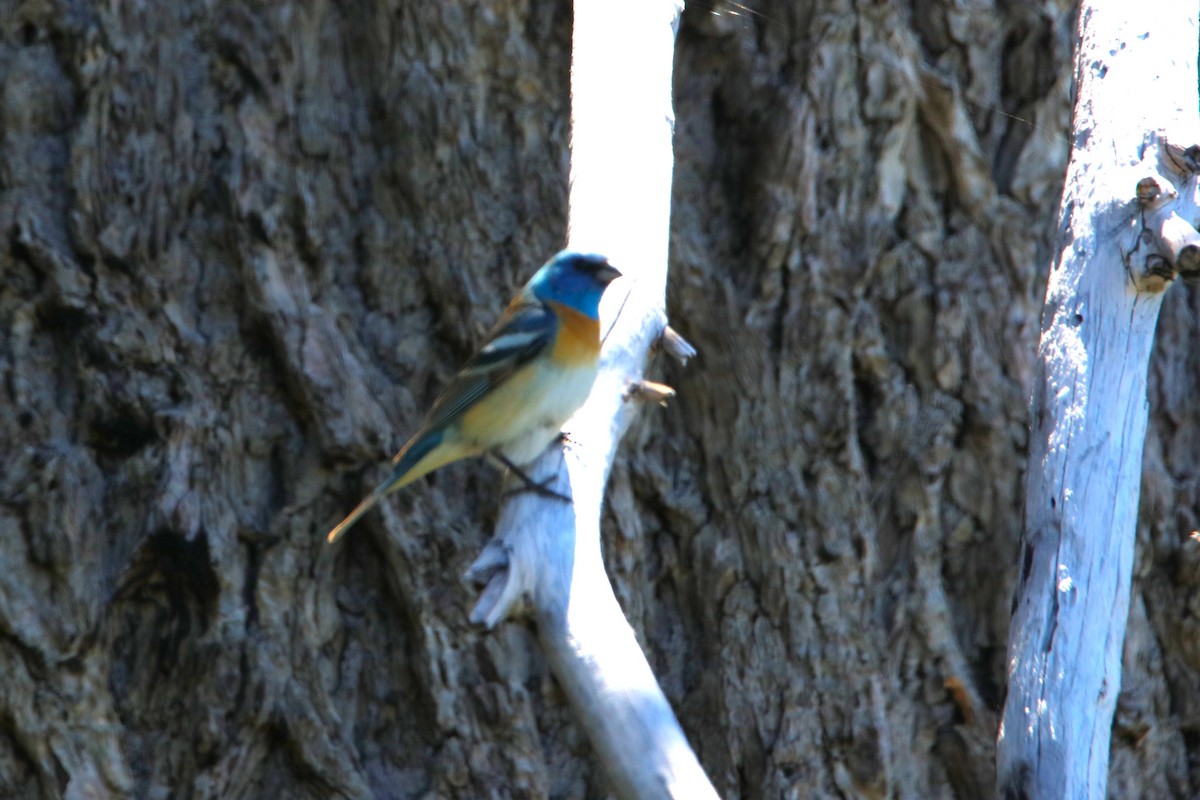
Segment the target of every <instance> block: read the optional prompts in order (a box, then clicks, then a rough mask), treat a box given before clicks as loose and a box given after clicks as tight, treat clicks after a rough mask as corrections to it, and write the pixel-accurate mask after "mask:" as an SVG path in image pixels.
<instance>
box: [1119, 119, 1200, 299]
mask: <svg viewBox="0 0 1200 800" xmlns="http://www.w3.org/2000/svg"><path fill="white" fill-rule="evenodd" d="M1140 169H1144V170H1146V171H1147V172H1148V173H1149V174H1144V175H1143V177H1142V178H1141V179H1140V180H1138V182H1137V185H1136V187H1135V189H1134V196H1135V197H1136V199H1137V205H1138V209H1139V213H1140V216H1141V235H1140V236H1139V237H1138V240H1137V242H1136V244H1135V245H1134V247H1133V251H1132V252H1131V253H1129V258H1128V260H1127V262H1126V263H1127V264H1128V267H1129V271H1130V274H1131V276H1132V278H1133V281H1134V284H1135V285H1136V286H1137V288H1138V291H1142V292H1161V291H1164V290H1165V289H1166V288H1167V287H1168V286H1169V285H1170V284H1171V282H1172V281H1173V280H1175V278H1176V277H1182V278H1184V279H1185V280H1188V281H1189V282H1190V281H1194V280H1196V279H1198V278H1200V232H1198V231H1197V230H1196V220H1197V218H1198V217H1200V204H1198V203H1197V197H1198V193H1197V186H1198V183H1200V177H1198V176H1200V145H1196V144H1189V145H1187V146H1183V145H1178V144H1175V143H1173V142H1171V141H1170V140H1169V139H1168V138H1167V137H1165V136H1163V135H1156V136H1154V137H1153V138H1152V140H1151V142H1150V143H1149V145H1148V146H1147V149H1146V152H1145V156H1144V158H1143V160H1142V163H1141V165H1140Z"/></svg>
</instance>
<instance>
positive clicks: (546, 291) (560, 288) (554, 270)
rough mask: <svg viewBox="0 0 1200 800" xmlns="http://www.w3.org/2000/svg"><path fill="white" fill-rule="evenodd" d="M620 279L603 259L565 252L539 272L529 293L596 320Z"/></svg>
mask: <svg viewBox="0 0 1200 800" xmlns="http://www.w3.org/2000/svg"><path fill="white" fill-rule="evenodd" d="M619 277H621V273H620V272H618V271H617V270H616V269H615V268H614V267H613V266H612V265H611V264H609V263H608V259H607V258H605V257H604V256H601V255H596V254H595V253H576V252H573V251H571V250H564V251H562V252H561V253H559V254H558V255H556V256H555V257H554V258H552V259H550V260H549V261H547V262H546V265H545V266H543V267H542V268H541V269H539V270H538V271H537V274H536V275H534V276H533V278H532V279H530V281H529V290H530V291H532V292H533V295H534V297H536V298H537V299H539V300H541V301H543V302H545V301H547V300H553V301H555V302H556V303H562V304H563V305H565V306H569V307H571V308H573V309H575V310H576V311H578V312H579V313H581V314H586V315H587V316H589V317H591V318H592V319H597V318H598V317H599V316H600V296H601V295H603V294H604V290H605V289H606V288H608V285H609V284H610V283H612V282H613V281H615V280H616V279H617V278H619Z"/></svg>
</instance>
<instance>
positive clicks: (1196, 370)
mask: <svg viewBox="0 0 1200 800" xmlns="http://www.w3.org/2000/svg"><path fill="white" fill-rule="evenodd" d="M1073 5H1074V4H1072V3H1069V2H1067V0H1056V1H1053V2H1052V1H1050V0H1047V1H1046V2H1030V3H1022V4H1009V3H997V4H995V6H994V7H993V6H992V5H989V4H987V3H968V4H964V3H952V2H948V0H911V2H908V3H901V4H878V3H851V2H848V1H846V0H841V1H835V0H811V1H810V2H800V3H795V2H782V1H779V2H775V1H773V0H764V1H763V2H754V3H749V4H740V3H727V2H723V0H718V1H717V2H715V3H707V4H704V5H701V4H699V3H694V4H692V6H690V7H689V8H688V9H687V10H686V11H685V14H684V19H683V23H682V26H681V29H680V32H679V38H678V42H677V51H676V62H675V105H676V116H677V122H676V136H675V150H676V170H675V188H674V196H673V201H672V204H673V209H672V212H673V213H672V231H671V236H672V238H671V269H670V276H671V280H670V285H669V288H668V313H669V315H670V318H671V319H672V322H673V324H674V325H675V326H676V327H678V328H679V329H680V331H681V332H682V333H683V334H684V335H685V336H686V337H687V338H688V339H689V340H691V341H692V342H693V343H694V344H695V345H696V346H697V349H698V350H699V351H700V354H701V356H700V358H698V359H697V360H695V361H693V362H692V363H691V364H690V365H689V366H688V368H687V370H686V371H685V370H681V369H679V368H678V367H676V366H674V365H672V364H670V363H666V361H665V360H660V361H659V362H656V363H655V364H654V366H653V371H652V373H651V376H652V377H655V376H657V377H660V378H661V379H662V380H663V381H664V382H665V383H668V384H671V385H672V386H674V387H675V388H676V389H677V390H678V392H679V396H678V398H677V400H675V401H674V402H673V403H672V404H671V406H670V407H669V408H667V409H665V410H654V411H653V412H652V413H645V414H643V415H642V416H641V418H640V420H639V421H638V422H637V423H636V424H635V425H634V427H633V428H632V429H631V431H630V432H629V434H628V435H627V436H626V438H625V440H624V442H623V444H622V448H621V451H620V454H619V458H618V462H617V465H616V467H615V468H614V471H613V474H612V477H611V480H610V483H609V490H608V495H607V498H606V509H607V511H606V514H605V517H604V520H603V530H604V539H603V545H604V552H605V557H606V560H607V565H608V569H609V575H610V577H611V579H612V582H613V585H614V588H615V591H616V594H617V597H618V599H619V600H620V601H621V603H622V604H623V606H624V609H625V611H626V613H627V614H628V615H629V617H630V620H631V622H632V623H633V624H634V627H635V629H636V630H637V632H638V635H639V638H640V639H641V642H642V644H643V646H644V648H645V649H646V650H647V651H648V652H649V654H650V657H651V664H652V666H653V667H654V669H655V672H656V674H657V675H658V677H659V680H660V682H661V683H662V685H663V688H664V690H665V692H666V694H667V697H668V698H669V699H670V700H671V701H672V702H673V703H674V704H675V709H676V713H677V714H678V716H679V719H680V722H681V723H682V725H683V728H684V732H685V734H686V735H687V737H688V739H689V741H690V742H691V743H692V745H693V746H694V747H695V748H696V751H697V755H698V756H699V759H700V762H701V764H702V765H703V766H704V768H705V769H706V770H707V772H708V774H709V775H710V777H711V778H712V779H713V781H714V783H715V784H716V787H717V790H718V792H719V793H720V795H721V796H722V797H724V798H739V797H740V798H747V799H749V798H777V797H798V798H799V797H816V798H822V797H852V798H882V797H905V798H953V797H958V798H975V797H982V796H987V795H989V794H990V793H991V791H992V784H993V783H994V780H995V778H994V767H993V764H994V757H995V750H994V744H993V741H994V737H995V734H996V730H997V725H998V720H999V712H1000V707H1001V703H1002V700H1003V695H1004V678H1005V656H1004V647H1005V641H1006V638H1007V634H1008V624H1009V623H1008V619H1009V607H1010V601H1011V597H1012V592H1013V588H1014V586H1015V584H1016V579H1017V577H1018V572H1019V567H1020V564H1019V563H1018V553H1019V550H1018V547H1019V533H1020V527H1021V526H1020V519H1021V506H1022V491H1021V487H1022V485H1023V465H1024V463H1025V459H1026V451H1027V446H1028V435H1027V433H1026V431H1027V408H1028V404H1027V400H1028V397H1029V394H1030V391H1031V390H1032V387H1033V377H1034V364H1035V355H1034V354H1035V347H1036V343H1037V334H1038V325H1037V319H1038V310H1039V308H1040V305H1041V300H1042V295H1043V289H1044V286H1045V280H1046V270H1047V267H1048V264H1049V263H1050V258H1051V247H1050V244H1051V240H1052V237H1053V234H1054V220H1055V209H1056V207H1057V201H1058V197H1059V193H1060V190H1061V183H1062V174H1063V171H1064V168H1065V165H1066V159H1067V155H1068V150H1069V146H1068V143H1069V140H1068V120H1069V113H1070V106H1069V98H1070V87H1071V70H1070V66H1069V65H1070V58H1071V45H1072V40H1073V30H1074V27H1073V25H1074V21H1073V19H1072V14H1071V9H1072V8H1073ZM571 22H572V20H571V16H570V11H569V7H568V5H567V4H565V3H561V2H550V0H539V1H538V2H512V3H507V2H496V3H491V4H462V5H461V6H460V5H456V4H450V3H440V2H439V3H359V4H352V5H349V6H347V5H344V4H339V5H334V4H331V3H324V2H315V1H314V2H308V3H303V4H289V3H282V2H269V0H268V1H267V2H261V3H257V4H253V5H242V4H232V3H230V4H220V5H216V6H214V4H198V3H158V4H134V3H115V4H89V3H86V2H82V1H80V2H71V0H60V2H53V1H52V0H30V1H29V2H24V3H20V4H18V3H15V2H12V1H11V0H0V25H2V27H0V30H2V31H3V34H2V35H0V82H2V85H3V92H2V93H0V133H2V138H0V231H3V233H4V238H3V240H2V242H3V244H2V245H0V278H2V280H0V337H3V340H2V341H0V377H2V380H0V387H2V391H3V393H4V395H3V396H4V397H5V403H6V405H5V413H3V414H0V426H3V427H2V429H0V443H3V444H2V445H0V447H2V448H3V450H2V454H3V457H4V463H5V464H6V468H5V469H4V470H3V474H2V476H0V543H2V544H0V564H3V571H2V577H0V643H2V644H0V675H3V676H4V680H3V681H2V684H3V689H0V730H2V731H3V735H0V796H13V797H42V798H57V797H64V796H69V797H83V796H91V797H103V796H113V797H118V796H127V795H132V796H135V797H159V796H180V797H197V798H199V797H222V798H228V797H233V798H236V797H246V798H252V797H263V796H272V795H276V796H280V797H300V798H303V797H314V798H316V797H321V798H325V797H330V796H346V797H399V798H410V797H411V798H417V797H429V798H432V797H437V798H451V800H453V799H454V798H490V797H500V798H506V797H521V798H524V797H533V798H539V797H554V798H582V797H603V796H605V795H606V793H608V792H609V791H610V788H609V787H608V784H607V783H606V781H605V778H604V777H603V774H602V772H601V771H600V769H599V768H598V766H597V763H596V761H595V758H594V756H593V754H592V752H591V750H590V748H589V746H588V744H587V741H586V739H585V738H584V737H583V735H582V733H581V731H580V729H579V728H578V727H577V726H576V725H575V724H574V722H573V721H572V717H571V713H570V711H569V709H568V707H567V704H566V702H565V700H564V697H563V695H562V693H561V691H560V690H559V688H558V687H557V686H556V684H555V683H554V681H553V679H552V678H551V677H550V676H549V674H548V671H547V668H546V666H545V664H544V662H543V660H542V658H541V657H540V655H539V654H538V651H537V648H536V646H535V645H534V643H533V636H532V634H531V632H530V631H529V630H528V629H527V628H525V627H523V626H521V625H519V624H508V625H504V626H501V627H500V628H498V629H497V630H496V631H495V632H492V633H487V632H484V631H481V630H478V629H476V628H475V627H473V626H471V625H470V624H469V622H468V616H469V614H470V608H471V604H472V603H473V602H474V599H475V596H474V592H473V591H472V590H471V588H470V587H469V586H465V585H463V584H462V582H461V581H460V576H461V575H462V574H463V572H464V570H465V569H466V567H467V566H468V565H469V564H470V563H471V561H472V559H474V558H475V556H476V554H477V553H478V551H479V549H480V547H481V546H482V545H483V543H484V541H485V540H486V538H487V536H488V535H489V533H490V532H491V530H492V529H493V527H494V523H495V513H496V508H497V506H498V497H497V494H498V489H499V479H498V477H497V476H496V475H495V474H494V473H493V472H492V471H490V470H489V469H488V468H487V467H485V466H483V465H482V464H479V465H476V464H461V465H454V466H451V467H448V468H446V469H443V470H441V471H439V472H438V473H436V474H435V475H433V476H432V477H430V478H429V479H425V480H422V481H420V482H418V483H417V484H414V485H413V486H411V487H408V488H406V489H405V490H404V491H403V492H401V493H399V494H397V495H396V496H394V497H393V498H389V499H388V500H387V501H386V502H385V503H383V504H381V509H380V511H378V512H372V513H371V514H369V515H368V516H367V517H365V518H364V519H363V521H362V522H361V523H360V526H359V527H357V528H355V529H354V531H352V533H351V534H350V535H348V536H347V538H346V541H345V545H344V546H343V547H340V548H332V549H331V548H328V547H326V545H325V542H324V538H323V535H324V533H325V532H327V531H328V529H329V527H330V525H332V524H333V523H334V522H336V521H337V519H339V518H340V517H341V516H342V514H343V513H344V512H345V511H346V510H347V509H348V508H349V507H350V506H352V505H353V504H354V502H356V501H357V500H358V499H359V497H360V496H361V495H362V494H363V492H364V491H365V490H366V489H368V488H369V487H370V486H371V485H373V483H374V482H375V481H376V480H377V479H378V478H379V477H380V476H381V475H382V472H383V469H384V466H385V463H386V459H387V457H388V456H389V455H391V453H393V452H394V451H395V449H396V448H397V447H398V446H399V445H400V444H401V443H403V441H405V440H406V438H407V437H408V435H409V434H411V433H412V430H413V427H414V425H415V424H416V423H417V422H418V421H419V419H420V417H421V415H422V413H423V412H424V410H425V409H426V408H427V407H428V403H429V401H430V400H431V399H432V397H433V396H434V394H435V393H436V392H437V390H438V389H439V388H440V386H442V385H443V384H444V382H445V381H446V380H447V379H448V377H449V376H450V375H452V374H453V372H454V370H455V369H457V367H458V366H459V364H460V363H461V361H462V360H463V359H464V358H465V357H466V356H467V355H468V354H469V352H470V351H471V349H472V348H473V347H474V346H475V345H477V344H478V343H479V339H480V336H481V335H482V333H483V331H484V330H485V329H486V327H487V326H488V325H489V324H490V323H491V322H492V321H493V320H494V319H495V317H496V316H497V315H498V314H499V313H500V310H501V309H502V307H503V304H504V301H505V300H506V298H507V297H508V295H509V294H510V293H511V291H512V290H513V289H514V288H515V287H516V286H518V285H520V283H521V282H523V281H524V280H525V279H526V278H527V277H528V276H529V274H531V272H532V271H533V269H535V268H536V266H537V265H538V264H540V263H541V262H542V261H543V260H544V259H545V258H546V257H547V256H548V255H549V254H551V253H553V252H554V251H555V250H556V249H558V248H559V247H560V246H561V245H562V243H563V241H564V236H565V232H566V210H567V165H568V143H569V142H568V134H569V125H568V121H569V117H570V108H569V75H568V65H569V62H570V34H571ZM621 46H622V45H621V42H614V43H613V58H614V59H619V58H620V57H621ZM634 191H635V190H634ZM1197 317H1198V314H1197V309H1196V299H1195V296H1194V294H1186V293H1184V292H1180V291H1172V292H1169V293H1168V295H1167V297H1166V298H1165V300H1164V305H1163V311H1162V316H1161V319H1160V327H1159V335H1158V339H1157V343H1156V346H1155V348H1156V349H1155V353H1154V355H1153V357H1152V360H1151V366H1150V376H1149V387H1148V395H1149V404H1150V409H1151V414H1150V422H1149V427H1148V433H1147V440H1146V451H1145V460H1144V465H1143V490H1142V500H1141V504H1140V516H1139V519H1140V523H1139V528H1138V538H1137V543H1136V548H1135V552H1134V567H1133V579H1134V583H1133V587H1132V593H1131V614H1130V622H1129V629H1128V634H1127V642H1126V647H1125V650H1124V667H1123V681H1122V692H1121V695H1120V697H1119V698H1118V703H1117V710H1116V716H1115V721H1114V726H1113V736H1112V751H1111V756H1112V757H1111V766H1110V771H1109V792H1110V795H1111V796H1113V797H1122V798H1164V797H1172V798H1189V797H1194V796H1196V795H1197V794H1200V762H1197V761H1196V759H1195V757H1194V754H1195V753H1196V752H1197V751H1198V750H1200V730H1198V729H1197V727H1196V724H1195V719H1196V718H1197V713H1198V712H1197V709H1198V708H1200V689H1198V688H1197V687H1200V680H1198V678H1197V676H1198V674H1200V654H1198V653H1197V650H1196V648H1195V644H1194V643H1195V642H1196V641H1200V613H1198V612H1197V611H1196V610H1195V606H1196V602H1197V601H1196V598H1197V596H1200V595H1198V593H1200V545H1197V544H1196V543H1195V542H1193V541H1192V540H1191V539H1189V534H1190V533H1191V532H1192V531H1195V530H1197V528H1200V466H1198V460H1197V457H1196V453H1197V452H1198V451H1200V412H1198V411H1197V408H1196V404H1195V403H1194V402H1193V398H1194V397H1195V396H1196V395H1197V390H1198V388H1200V387H1198V385H1197V384H1198V383H1200V355H1198V354H1197V353H1196V349H1195V347H1194V344H1193V343H1194V341H1195V340H1196V336H1197Z"/></svg>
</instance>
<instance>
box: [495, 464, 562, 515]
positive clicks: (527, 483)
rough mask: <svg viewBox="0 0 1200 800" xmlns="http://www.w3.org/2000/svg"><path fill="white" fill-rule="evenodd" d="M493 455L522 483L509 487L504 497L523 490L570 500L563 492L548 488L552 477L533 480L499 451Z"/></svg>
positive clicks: (552, 480) (552, 481)
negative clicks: (514, 487) (515, 486)
mask: <svg viewBox="0 0 1200 800" xmlns="http://www.w3.org/2000/svg"><path fill="white" fill-rule="evenodd" d="M495 456H496V458H497V459H499V461H500V463H501V464H503V465H504V466H506V467H508V469H509V470H510V471H511V472H512V474H514V475H516V476H517V477H518V478H520V479H521V483H522V484H523V485H521V486H518V487H517V488H516V489H509V490H508V491H507V492H505V493H504V496H505V497H509V496H511V495H516V494H522V493H524V492H533V493H534V494H537V495H540V496H542V497H554V498H557V499H559V500H562V501H563V502H564V503H570V502H571V498H570V497H567V496H566V495H565V494H562V493H561V492H556V491H554V490H553V489H551V488H550V484H552V483H554V478H546V480H544V481H535V480H534V479H533V478H531V477H529V475H528V474H526V472H525V470H523V469H521V468H520V467H518V466H517V465H516V464H514V463H513V462H511V461H509V460H508V459H507V458H505V457H504V456H503V455H501V454H500V453H495Z"/></svg>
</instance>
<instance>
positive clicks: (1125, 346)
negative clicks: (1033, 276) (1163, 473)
mask: <svg viewBox="0 0 1200 800" xmlns="http://www.w3.org/2000/svg"><path fill="white" fill-rule="evenodd" d="M1198 18H1200V5H1198V4H1197V3H1195V2H1189V1H1188V0H1183V1H1182V2H1177V3H1172V4H1169V5H1168V4H1163V5H1161V6H1159V7H1158V8H1157V9H1156V11H1155V13H1153V14H1145V13H1143V12H1142V11H1141V10H1139V9H1137V8H1136V7H1134V6H1133V5H1130V4H1105V3H1087V2H1085V3H1083V4H1082V6H1081V10H1080V21H1079V33H1080V35H1079V39H1080V44H1079V46H1078V52H1077V54H1076V72H1075V74H1076V97H1077V99H1076V101H1075V115H1074V119H1073V123H1072V125H1073V129H1074V132H1075V145H1074V147H1073V149H1072V153H1071V162H1070V165H1069V167H1068V169H1067V179H1066V180H1067V183H1066V188H1065V190H1064V192H1063V199H1062V207H1061V212H1060V222H1059V234H1058V240H1057V242H1056V244H1055V246H1056V248H1057V249H1058V255H1057V256H1056V259H1055V263H1054V265H1053V266H1052V268H1051V272H1050V279H1049V285H1048V288H1047V290H1046V304H1045V308H1044V309H1043V312H1042V326H1043V330H1042V337H1041V342H1040V344H1039V348H1038V350H1039V352H1038V360H1037V370H1036V373H1035V379H1034V382H1035V383H1034V388H1035V391H1034V396H1033V413H1032V417H1033V421H1032V426H1031V427H1032V430H1031V433H1030V456H1029V474H1028V482H1027V484H1026V497H1025V529H1024V533H1023V537H1022V547H1021V564H1022V572H1021V577H1020V582H1019V584H1018V588H1017V596H1016V597H1015V598H1014V605H1013V608H1014V614H1013V627H1012V631H1011V633H1010V638H1009V652H1008V663H1009V682H1008V696H1007V700H1006V702H1005V708H1004V718H1003V723H1002V725H1001V728H1000V737H999V744H998V753H997V761H998V772H999V785H998V787H997V794H998V796H1000V797H1004V798H1012V799H1013V800H1016V798H1059V797H1081V798H1082V797H1102V796H1104V793H1105V787H1106V786H1107V783H1108V762H1109V742H1110V734H1111V731H1112V721H1113V714H1114V712H1115V710H1116V706H1117V695H1118V693H1119V691H1120V686H1121V656H1122V650H1123V647H1124V642H1125V626H1126V619H1127V616H1128V612H1129V591H1130V584H1131V579H1132V574H1133V550H1134V539H1135V536H1136V531H1137V512H1138V494H1139V490H1140V488H1141V467H1142V450H1143V443H1144V438H1145V432H1146V421H1147V408H1146V374H1147V369H1148V366H1149V361H1150V353H1151V349H1152V347H1153V344H1154V329H1155V324H1156V323H1157V321H1158V314H1159V308H1160V307H1161V305H1162V299H1163V291H1164V289H1165V288H1167V287H1168V286H1169V285H1170V282H1171V281H1172V280H1174V278H1175V277H1176V276H1177V275H1179V274H1183V275H1185V276H1187V277H1192V278H1194V277H1196V276H1197V274H1200V233H1198V232H1197V231H1196V229H1195V225H1196V220H1197V218H1198V210H1200V207H1198V205H1197V199H1198V196H1197V179H1196V174H1197V172H1198V171H1200V158H1198V156H1197V154H1200V136H1198V134H1200V117H1197V109H1198V107H1200V99H1198V98H1197V93H1196V81H1197V73H1196V56H1197V53H1196V48H1197V41H1198V39H1197V28H1196V21H1197V19H1198ZM1167 137H1170V138H1172V139H1174V140H1175V141H1176V142H1178V141H1181V140H1182V141H1186V142H1188V147H1186V148H1184V147H1179V146H1177V145H1176V146H1172V145H1171V144H1170V142H1169V140H1168V138H1167ZM1197 544H1198V545H1200V542H1197Z"/></svg>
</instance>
